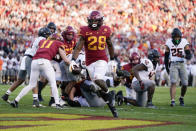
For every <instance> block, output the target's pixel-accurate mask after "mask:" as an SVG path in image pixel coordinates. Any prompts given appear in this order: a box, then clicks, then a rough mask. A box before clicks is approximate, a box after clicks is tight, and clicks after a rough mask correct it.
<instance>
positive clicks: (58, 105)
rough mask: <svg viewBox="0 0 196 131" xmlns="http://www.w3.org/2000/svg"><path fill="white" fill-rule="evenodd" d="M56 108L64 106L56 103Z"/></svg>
mask: <svg viewBox="0 0 196 131" xmlns="http://www.w3.org/2000/svg"><path fill="white" fill-rule="evenodd" d="M55 108H56V109H63V106H61V105H60V104H56V107H55Z"/></svg>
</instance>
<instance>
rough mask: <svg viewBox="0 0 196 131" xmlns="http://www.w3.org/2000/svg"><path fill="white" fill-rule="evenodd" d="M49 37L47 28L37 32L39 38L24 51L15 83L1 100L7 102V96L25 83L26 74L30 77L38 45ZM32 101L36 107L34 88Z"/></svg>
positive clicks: (35, 91)
mask: <svg viewBox="0 0 196 131" xmlns="http://www.w3.org/2000/svg"><path fill="white" fill-rule="evenodd" d="M49 35H51V32H50V30H49V29H48V28H45V27H44V28H41V29H40V30H39V32H38V36H39V37H38V38H36V39H35V41H34V42H33V43H32V45H31V48H28V49H27V50H26V52H25V54H24V57H23V58H22V61H21V65H20V71H19V73H18V80H17V81H15V82H14V84H13V85H12V86H11V87H10V88H9V89H8V90H7V92H6V93H5V94H4V95H3V96H2V99H3V100H4V101H6V102H9V100H8V98H9V95H10V94H11V93H12V92H13V91H14V90H15V89H16V88H17V87H19V86H20V85H21V84H22V83H23V82H24V81H25V78H26V76H27V74H28V76H30V71H31V62H32V58H33V56H34V55H35V53H36V51H37V49H38V44H39V42H40V41H41V40H43V39H46V38H47V37H48V36H49ZM33 99H34V101H33V105H36V104H37V103H38V102H37V99H38V91H37V89H36V88H34V89H33ZM38 104H39V103H38Z"/></svg>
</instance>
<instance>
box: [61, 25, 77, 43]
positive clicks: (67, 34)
mask: <svg viewBox="0 0 196 131" xmlns="http://www.w3.org/2000/svg"><path fill="white" fill-rule="evenodd" d="M61 35H62V37H63V39H64V40H67V41H72V40H73V38H74V36H75V31H74V29H73V28H72V27H71V26H68V27H67V28H66V29H65V31H63V32H62V33H61Z"/></svg>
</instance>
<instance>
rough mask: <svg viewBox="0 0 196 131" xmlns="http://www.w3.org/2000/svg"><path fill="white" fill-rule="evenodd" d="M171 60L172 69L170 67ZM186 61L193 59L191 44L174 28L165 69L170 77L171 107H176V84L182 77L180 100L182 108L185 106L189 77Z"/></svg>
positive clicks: (166, 53)
mask: <svg viewBox="0 0 196 131" xmlns="http://www.w3.org/2000/svg"><path fill="white" fill-rule="evenodd" d="M169 59H170V67H169ZM185 59H187V60H190V59H191V52H190V48H189V43H188V41H187V40H186V39H184V38H182V33H181V31H180V30H179V29H178V28H174V29H173V31H172V33H171V38H170V39H168V40H167V41H166V50H165V60H164V61H165V67H166V70H167V72H168V74H169V75H170V83H171V88H170V96H171V104H170V106H172V107H173V106H175V95H176V83H177V79H178V76H179V77H180V80H181V84H182V88H181V96H180V98H179V101H180V106H184V95H185V94H186V90H187V85H188V75H187V71H186V69H185Z"/></svg>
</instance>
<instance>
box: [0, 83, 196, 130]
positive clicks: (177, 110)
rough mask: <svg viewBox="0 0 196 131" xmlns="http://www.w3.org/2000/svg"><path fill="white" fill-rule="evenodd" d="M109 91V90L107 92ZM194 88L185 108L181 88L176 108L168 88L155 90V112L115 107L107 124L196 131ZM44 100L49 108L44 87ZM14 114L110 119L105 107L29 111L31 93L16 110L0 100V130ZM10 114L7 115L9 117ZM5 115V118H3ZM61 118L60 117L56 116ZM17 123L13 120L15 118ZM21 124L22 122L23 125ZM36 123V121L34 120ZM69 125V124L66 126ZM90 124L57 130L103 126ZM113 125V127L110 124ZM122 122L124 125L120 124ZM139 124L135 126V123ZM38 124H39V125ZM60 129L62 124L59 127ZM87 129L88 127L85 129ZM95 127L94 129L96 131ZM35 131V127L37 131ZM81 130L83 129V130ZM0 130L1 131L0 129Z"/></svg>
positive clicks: (152, 110)
mask: <svg viewBox="0 0 196 131" xmlns="http://www.w3.org/2000/svg"><path fill="white" fill-rule="evenodd" d="M8 88H9V86H4V85H1V86H0V96H2V95H3V94H4V93H5V92H6V91H7V89H8ZM21 89H22V87H19V88H18V89H17V90H16V91H15V92H13V93H12V94H11V96H10V98H9V99H10V100H13V99H14V98H15V97H16V95H17V94H18V93H19V91H20V90H21ZM110 89H112V88H110ZM113 89H114V90H116V91H117V90H123V91H124V94H125V89H124V87H118V88H113ZM195 94H196V88H188V90H187V94H186V97H185V107H180V106H179V101H178V98H179V95H180V88H177V93H176V107H170V106H169V104H170V96H169V88H165V87H157V88H156V91H155V94H154V98H153V103H154V104H155V105H156V106H157V107H158V109H148V108H141V107H133V106H127V105H123V106H119V107H118V106H117V110H118V112H119V118H118V120H114V121H110V124H111V125H112V124H115V122H116V123H117V124H119V125H121V124H122V125H123V124H124V125H125V126H126V124H127V123H126V122H124V121H123V119H124V118H131V119H135V120H134V121H135V122H134V121H133V123H135V124H138V123H139V122H138V121H137V119H138V120H155V121H164V122H165V121H169V122H181V123H180V124H171V125H163V126H153V127H143V128H127V129H124V130H126V131H128V130H134V131H138V130H139V131H166V130H169V131H195V130H196V95H195ZM43 96H44V100H45V101H44V102H43V104H44V105H47V104H48V101H49V97H50V88H49V87H47V88H46V89H44V91H43ZM17 113H20V114H23V113H25V114H28V113H29V114H39V113H65V114H82V115H91V116H107V117H112V114H111V113H110V111H109V109H108V108H107V107H104V108H92V107H91V108H87V107H86V108H84V107H82V108H72V107H67V108H66V109H63V110H57V109H54V108H51V107H45V108H32V93H31V92H30V93H29V94H28V95H27V96H25V97H24V98H23V99H22V100H21V101H20V103H19V108H18V109H14V108H12V107H11V106H10V105H9V104H7V103H5V102H4V101H2V99H0V127H1V126H7V125H9V121H5V120H6V119H7V120H11V121H12V119H13V118H12V117H10V116H12V114H13V116H14V115H16V116H17ZM9 114H10V115H9ZM6 115H7V116H6ZM59 117H60V116H59ZM22 119H25V120H26V119H32V117H31V118H20V117H18V118H17V120H18V121H20V120H22ZM14 120H16V118H14ZM25 120H23V121H25ZM35 121H36V120H35ZM101 121H102V122H101ZM69 122H71V120H70V121H69ZM69 122H68V123H69ZM91 122H92V121H89V124H88V122H86V123H81V124H82V126H81V125H80V126H79V128H77V129H75V128H72V127H70V126H66V124H67V125H68V123H66V122H65V123H64V124H65V127H59V130H87V129H89V130H92V129H93V130H94V129H100V128H98V127H101V124H104V121H103V120H99V121H98V123H95V124H94V126H93V125H92V123H91ZM113 122H114V123H113ZM123 122H124V123H123ZM137 122H138V123H137ZM40 124H41V123H40ZM71 124H72V125H73V127H74V126H76V125H75V124H74V123H71ZM61 125H62V123H61ZM85 126H87V127H85ZM90 126H93V128H90ZM96 127H97V128H96ZM36 128H37V127H36ZM36 128H35V127H34V128H33V127H26V128H12V129H3V130H27V129H28V130H29V129H32V130H33V129H36ZM83 128H84V129H83ZM40 129H43V130H53V129H52V128H44V126H43V127H40ZM0 130H1V128H0Z"/></svg>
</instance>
